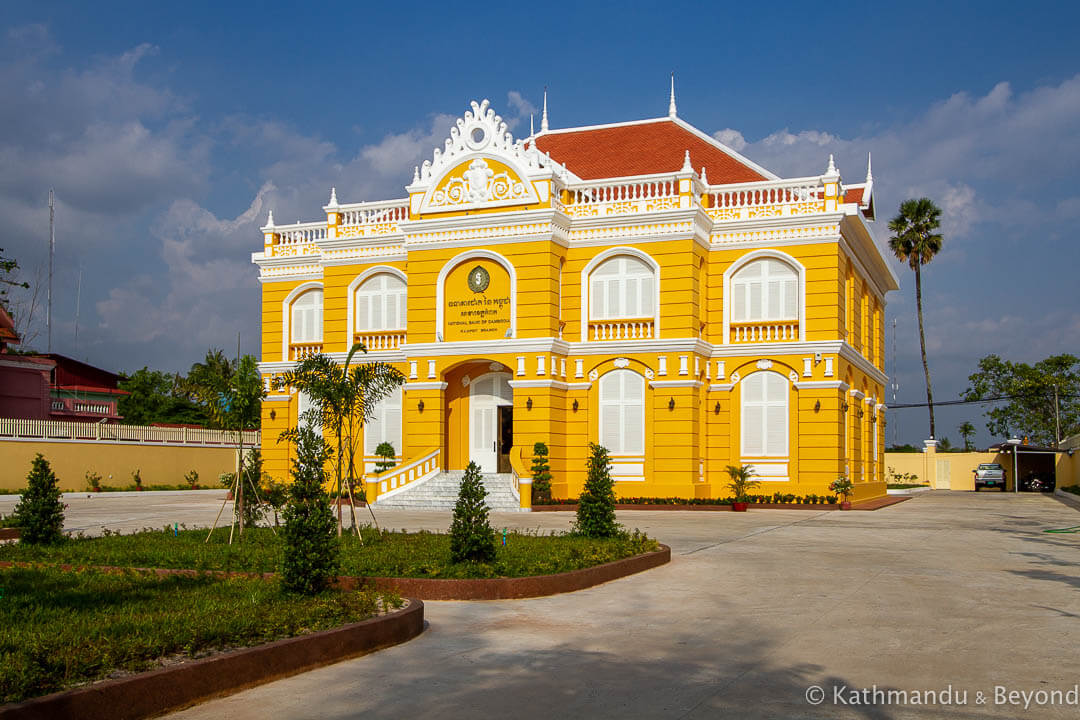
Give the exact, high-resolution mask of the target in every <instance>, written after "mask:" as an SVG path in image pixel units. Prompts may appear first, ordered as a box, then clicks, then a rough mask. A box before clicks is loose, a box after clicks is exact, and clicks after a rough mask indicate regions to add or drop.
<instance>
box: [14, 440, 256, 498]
mask: <svg viewBox="0 0 1080 720" xmlns="http://www.w3.org/2000/svg"><path fill="white" fill-rule="evenodd" d="M38 453H41V454H42V455H43V456H44V457H45V459H46V460H48V461H49V464H50V465H51V467H52V469H53V472H55V473H56V476H57V478H58V479H59V480H60V489H61V490H64V491H71V490H85V489H86V473H87V471H93V472H96V473H98V474H99V475H101V477H102V480H101V482H102V483H103V484H104V485H109V486H112V487H126V486H128V485H131V484H132V479H131V474H132V473H133V472H134V471H135V470H136V469H138V470H139V472H140V474H141V476H142V480H143V485H147V486H149V485H182V484H184V483H185V480H184V475H185V474H187V473H188V472H190V471H192V470H195V471H196V472H198V473H199V485H200V487H203V488H216V487H219V486H220V484H219V481H218V478H219V477H220V475H221V474H222V473H228V472H235V471H236V450H235V449H233V448H227V447H225V448H222V447H177V446H162V445H145V444H144V445H138V444H130V445H127V444H119V443H97V442H54V441H50V442H45V441H34V440H27V441H23V440H3V441H0V467H3V468H5V470H4V472H3V473H0V490H15V489H20V488H24V487H26V476H27V474H28V473H29V472H30V466H31V463H32V462H33V459H34V456H35V455H37V454H38Z"/></svg>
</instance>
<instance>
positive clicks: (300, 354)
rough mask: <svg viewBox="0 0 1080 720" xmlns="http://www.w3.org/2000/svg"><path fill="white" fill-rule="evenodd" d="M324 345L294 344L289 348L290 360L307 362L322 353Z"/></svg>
mask: <svg viewBox="0 0 1080 720" xmlns="http://www.w3.org/2000/svg"><path fill="white" fill-rule="evenodd" d="M322 349H323V346H322V343H293V344H292V345H290V346H289V350H290V352H289V354H290V355H291V356H292V357H291V358H289V359H290V360H306V359H307V358H309V357H314V356H315V355H318V354H320V353H321V352H322Z"/></svg>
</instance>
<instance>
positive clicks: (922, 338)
mask: <svg viewBox="0 0 1080 720" xmlns="http://www.w3.org/2000/svg"><path fill="white" fill-rule="evenodd" d="M921 270H922V263H921V262H916V263H915V306H916V308H917V309H918V312H919V348H920V349H921V350H922V366H923V372H924V373H926V405H927V407H928V408H929V409H930V437H931V438H933V439H935V440H936V439H937V435H936V434H935V433H934V391H933V390H931V388H930V366H929V365H928V364H927V363H926V334H925V333H924V332H923V320H922V272H921Z"/></svg>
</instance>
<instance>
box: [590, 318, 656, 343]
mask: <svg viewBox="0 0 1080 720" xmlns="http://www.w3.org/2000/svg"><path fill="white" fill-rule="evenodd" d="M589 337H590V338H591V339H592V340H651V339H652V337H653V320H652V318H649V319H647V320H593V321H590V322H589Z"/></svg>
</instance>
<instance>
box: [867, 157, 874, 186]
mask: <svg viewBox="0 0 1080 720" xmlns="http://www.w3.org/2000/svg"><path fill="white" fill-rule="evenodd" d="M872 160H873V158H871V157H870V153H869V152H867V153H866V183H867V185H869V184H870V183H872V182H874V171H873V169H872V165H873V162H872Z"/></svg>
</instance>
